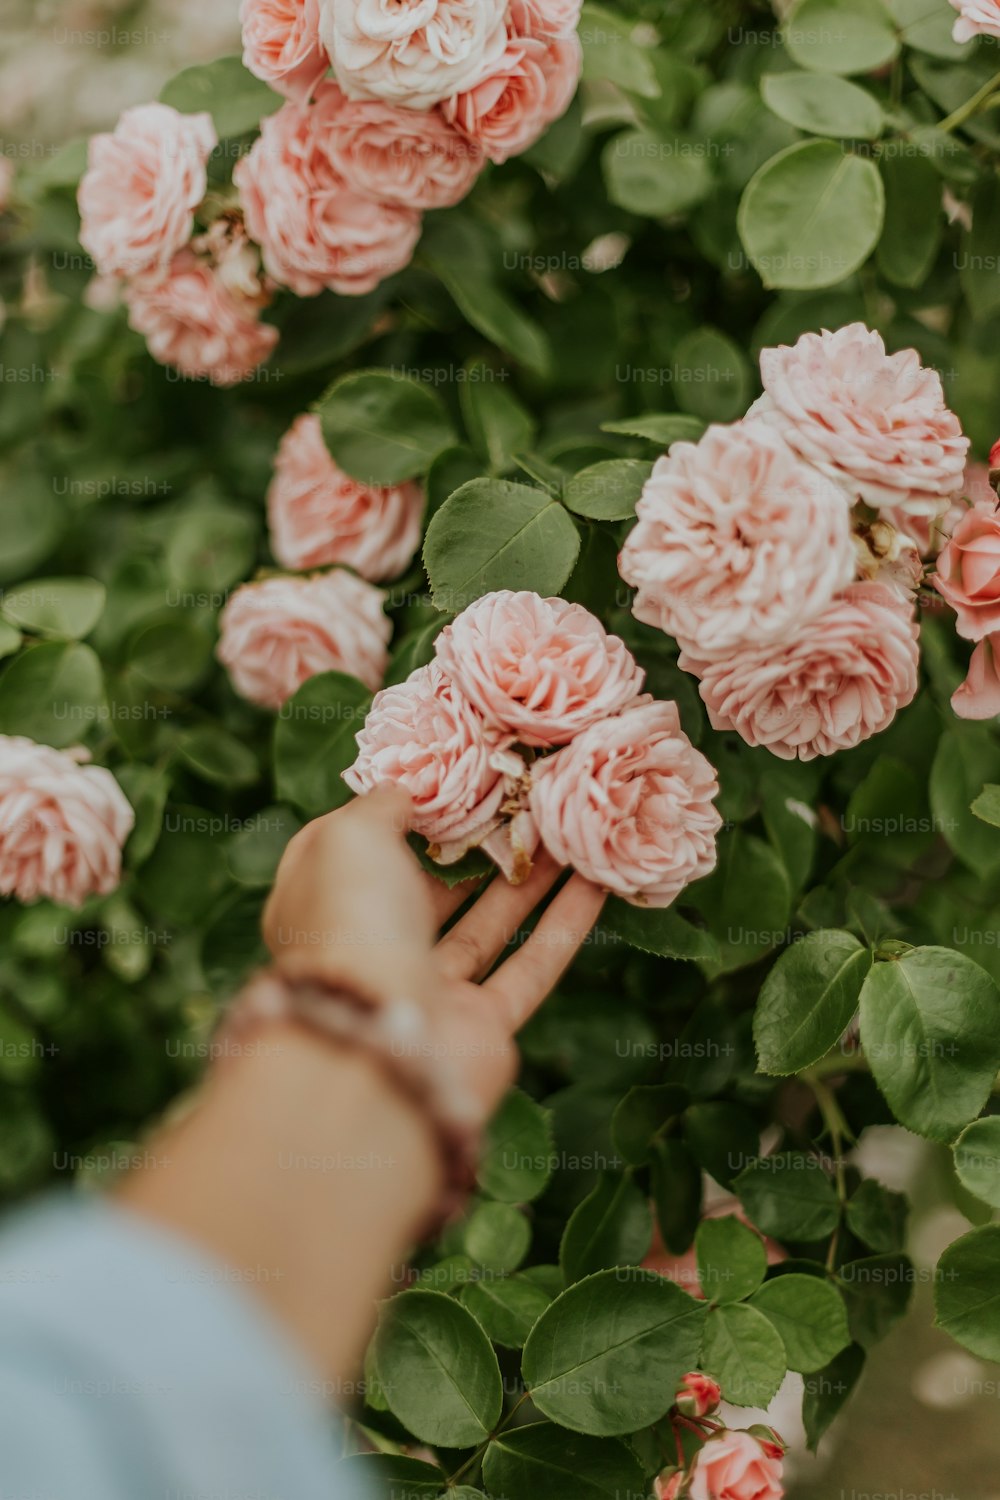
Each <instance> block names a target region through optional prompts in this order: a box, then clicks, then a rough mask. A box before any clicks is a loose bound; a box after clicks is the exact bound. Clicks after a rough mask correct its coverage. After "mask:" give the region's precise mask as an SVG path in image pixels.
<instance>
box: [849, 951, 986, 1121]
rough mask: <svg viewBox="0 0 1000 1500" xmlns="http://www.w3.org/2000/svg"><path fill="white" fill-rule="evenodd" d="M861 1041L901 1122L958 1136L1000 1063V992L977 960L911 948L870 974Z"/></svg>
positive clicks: (980, 1103)
mask: <svg viewBox="0 0 1000 1500" xmlns="http://www.w3.org/2000/svg"><path fill="white" fill-rule="evenodd" d="M861 1044H862V1047H863V1048H864V1052H865V1056H866V1058H867V1060H868V1064H869V1066H870V1068H871V1070H872V1074H873V1076H874V1078H875V1082H876V1083H877V1084H878V1086H879V1088H880V1089H881V1091H882V1093H883V1094H884V1095H885V1097H886V1099H887V1100H888V1102H889V1104H890V1105H891V1107H892V1111H893V1114H894V1115H895V1116H896V1118H897V1120H899V1122H900V1124H901V1125H905V1126H906V1127H907V1129H908V1130H912V1131H914V1132H915V1133H916V1134H917V1135H925V1136H929V1137H930V1138H931V1139H932V1140H938V1141H947V1140H950V1139H951V1138H952V1137H953V1136H955V1135H957V1134H958V1132H959V1131H960V1130H961V1129H962V1128H963V1126H965V1125H968V1123H969V1121H970V1120H973V1119H975V1117H976V1115H978V1114H979V1112H980V1111H981V1109H982V1108H983V1106H984V1104H985V1103H986V1101H987V1099H988V1098H989V1095H990V1090H991V1088H992V1086H993V1080H994V1078H995V1077H996V1072H997V1068H998V1067H1000V993H998V991H997V987H996V985H995V984H994V982H993V980H992V979H991V978H990V976H989V974H987V972H986V970H985V969H981V968H980V967H979V965H978V964H977V963H973V961H972V959H971V958H965V957H964V956H963V955H962V954H960V953H955V952H953V951H952V950H951V949H950V948H914V949H911V950H910V951H909V952H908V953H904V954H903V955H902V956H901V957H899V958H897V959H896V960H895V961H893V962H887V963H879V964H876V965H875V967H874V968H873V969H872V971H871V973H870V974H869V975H868V978H867V979H866V980H865V984H864V988H863V990H862V992H861Z"/></svg>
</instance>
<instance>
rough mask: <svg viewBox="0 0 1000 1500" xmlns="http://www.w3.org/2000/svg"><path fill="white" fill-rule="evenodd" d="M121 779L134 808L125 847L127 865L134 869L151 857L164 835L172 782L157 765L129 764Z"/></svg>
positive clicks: (119, 773)
mask: <svg viewBox="0 0 1000 1500" xmlns="http://www.w3.org/2000/svg"><path fill="white" fill-rule="evenodd" d="M118 780H119V782H120V783H121V787H122V791H123V792H124V793H125V795H126V797H127V798H128V800H129V801H130V802H131V804H132V806H133V808H134V809H135V826H134V828H133V829H132V832H131V834H130V835H129V839H128V843H127V844H126V845H125V858H126V862H127V864H128V866H129V868H130V869H133V870H135V869H137V868H138V867H139V865H141V864H144V863H145V861H146V860H147V859H148V858H149V856H150V855H151V854H152V852H153V850H154V849H155V847H156V843H157V840H158V839H159V837H160V833H161V832H162V829H163V813H164V809H165V808H166V805H167V797H168V796H169V794H170V779H169V777H168V776H167V774H166V772H164V771H161V770H159V769H158V768H157V767H155V766H143V765H130V766H123V767H122V769H121V770H120V771H119V772H118Z"/></svg>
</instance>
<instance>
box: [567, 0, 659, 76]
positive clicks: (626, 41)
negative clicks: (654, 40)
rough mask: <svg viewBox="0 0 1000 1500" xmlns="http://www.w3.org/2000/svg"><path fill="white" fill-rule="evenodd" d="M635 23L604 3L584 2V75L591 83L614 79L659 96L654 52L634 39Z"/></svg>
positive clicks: (581, 35) (581, 31)
mask: <svg viewBox="0 0 1000 1500" xmlns="http://www.w3.org/2000/svg"><path fill="white" fill-rule="evenodd" d="M632 30H633V28H632V26H631V24H630V23H629V21H628V20H627V19H625V18H624V17H621V16H617V15H616V14H615V12H614V11H612V10H605V8H604V7H603V6H602V5H585V6H584V7H583V14H582V16H581V18H580V40H581V41H582V43H583V76H584V78H585V79H586V80H587V81H588V82H591V83H614V84H617V85H618V87H619V88H622V89H625V90H627V91H628V92H629V93H630V94H639V95H641V96H642V97H643V98H644V99H655V98H657V97H658V96H659V93H660V85H659V84H658V82H657V80H656V73H655V71H654V68H653V61H654V54H653V53H652V52H651V51H650V50H649V49H647V48H644V47H639V46H637V45H636V43H635V42H633V40H632Z"/></svg>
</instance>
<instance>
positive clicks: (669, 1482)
mask: <svg viewBox="0 0 1000 1500" xmlns="http://www.w3.org/2000/svg"><path fill="white" fill-rule="evenodd" d="M683 1483H684V1470H683V1469H674V1471H673V1473H669V1472H665V1473H663V1474H660V1475H659V1477H658V1478H657V1479H656V1480H655V1481H654V1484H653V1495H654V1496H655V1500H677V1496H678V1495H679V1494H680V1492H681V1485H682V1484H683Z"/></svg>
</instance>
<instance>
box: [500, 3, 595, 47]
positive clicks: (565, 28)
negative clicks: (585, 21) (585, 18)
mask: <svg viewBox="0 0 1000 1500" xmlns="http://www.w3.org/2000/svg"><path fill="white" fill-rule="evenodd" d="M582 10H583V0H511V4H510V29H511V30H512V31H513V32H514V34H515V35H516V36H540V37H546V38H548V37H554V36H572V35H573V33H574V32H575V31H576V29H577V27H578V26H579V24H580V13H581V11H582Z"/></svg>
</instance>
